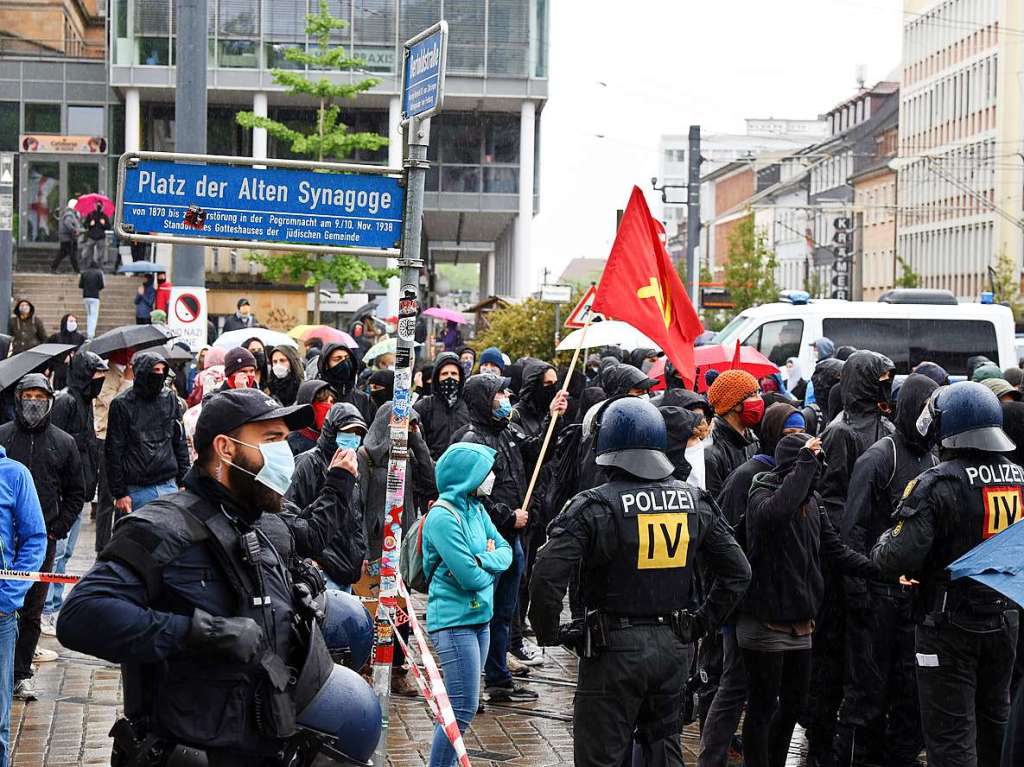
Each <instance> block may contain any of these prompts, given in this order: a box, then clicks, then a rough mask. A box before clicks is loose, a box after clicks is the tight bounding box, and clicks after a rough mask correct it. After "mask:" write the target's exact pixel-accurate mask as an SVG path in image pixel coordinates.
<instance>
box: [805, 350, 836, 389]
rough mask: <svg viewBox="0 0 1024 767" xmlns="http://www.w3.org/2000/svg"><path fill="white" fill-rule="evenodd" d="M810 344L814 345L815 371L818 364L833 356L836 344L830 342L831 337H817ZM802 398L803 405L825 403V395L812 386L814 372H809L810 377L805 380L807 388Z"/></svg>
mask: <svg viewBox="0 0 1024 767" xmlns="http://www.w3.org/2000/svg"><path fill="white" fill-rule="evenodd" d="M811 346H813V347H814V352H813V357H814V370H815V371H817V369H818V365H820V364H821V363H822V362H824V361H825V360H829V359H834V358H835V354H836V345H835V344H834V343H832V339H830V338H819V339H818V340H817V341H814V342H813V343H812V344H811ZM819 398H820V399H821V400H822V401H821V402H820V403H819V402H818V399H819ZM803 400H804V404H805V405H813V404H815V403H818V404H819V405H823V404H826V403H827V400H826V398H825V396H823V395H821V394H820V393H818V392H817V391H816V390H815V388H814V372H812V373H811V377H810V379H808V381H807V388H806V389H805V390H804V396H803Z"/></svg>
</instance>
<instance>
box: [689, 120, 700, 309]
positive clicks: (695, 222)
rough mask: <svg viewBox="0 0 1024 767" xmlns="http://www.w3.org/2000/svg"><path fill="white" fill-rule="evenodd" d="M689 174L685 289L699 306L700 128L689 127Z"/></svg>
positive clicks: (695, 126)
mask: <svg viewBox="0 0 1024 767" xmlns="http://www.w3.org/2000/svg"><path fill="white" fill-rule="evenodd" d="M687 159H688V162H689V165H688V170H689V174H688V177H687V181H686V289H687V290H689V291H690V301H691V302H692V303H693V305H694V306H699V305H700V304H699V301H700V296H699V295H698V293H699V289H698V287H697V285H698V282H699V275H700V265H699V264H698V263H697V256H698V253H699V252H700V126H699V125H691V126H690V147H689V157H688V158H687Z"/></svg>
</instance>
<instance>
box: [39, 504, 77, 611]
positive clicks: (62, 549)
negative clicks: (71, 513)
mask: <svg viewBox="0 0 1024 767" xmlns="http://www.w3.org/2000/svg"><path fill="white" fill-rule="evenodd" d="M81 529H82V515H81V514H79V515H78V519H76V520H75V524H73V525H72V526H71V530H70V531H69V532H68V537H67V538H64V539H63V540H59V541H57V549H56V552H57V553H56V554H55V555H54V557H53V567H52V568H50V572H53V573H63V572H64V568H65V567H67V564H68V561H69V560H70V559H71V557H72V555H73V554H74V553H75V544H77V543H78V532H79V531H80V530H81ZM62 604H64V584H63V583H51V584H50V590H49V591H48V592H47V594H46V605H45V606H44V607H43V615H53V614H54V613H55V612H57V611H58V610H60V607H61V605H62Z"/></svg>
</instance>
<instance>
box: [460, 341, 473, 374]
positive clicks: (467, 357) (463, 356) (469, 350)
mask: <svg viewBox="0 0 1024 767" xmlns="http://www.w3.org/2000/svg"><path fill="white" fill-rule="evenodd" d="M459 365H461V366H462V375H463V377H464V378H469V377H470V376H471V375H473V368H474V367H475V366H476V349H474V348H473V347H472V346H463V347H462V348H460V349H459Z"/></svg>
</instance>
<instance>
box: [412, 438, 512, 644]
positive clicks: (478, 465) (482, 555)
mask: <svg viewBox="0 0 1024 767" xmlns="http://www.w3.org/2000/svg"><path fill="white" fill-rule="evenodd" d="M494 455H495V453H494V450H492V449H491V448H489V447H487V446H485V445H475V444H471V443H468V442H457V443H455V444H454V445H452V446H451V447H449V448H448V449H447V450H445V451H444V454H443V455H442V456H441V457H440V458H439V459H438V461H437V466H436V473H435V476H436V479H437V490H438V492H439V493H440V500H441V501H442V502H445V503H446V505H444V506H442V505H441V504H437V505H435V506H434V507H433V508H432V509H431V510H430V513H429V514H428V515H427V519H426V521H425V522H424V523H423V571H424V572H425V573H427V574H428V575H431V574H432V577H431V580H430V587H429V590H428V592H427V630H429V631H437V630H438V629H444V628H452V627H454V626H475V625H480V624H482V623H488V622H490V620H491V616H492V615H493V614H494V581H495V579H496V578H497V577H498V576H499V575H500V574H501V573H503V572H505V570H507V569H508V566H509V565H510V564H512V549H511V548H510V547H509V545H508V542H507V541H506V540H505V539H504V538H502V537H501V535H499V534H498V531H497V529H496V528H495V527H494V523H493V522H491V518H490V517H489V516H488V514H487V512H486V511H485V510H484V507H483V506H482V505H481V504H480V502H479V501H478V500H477V499H476V498H475V497H474V496H473V491H474V490H476V489H477V487H479V486H480V483H481V482H483V481H484V479H485V478H486V477H487V474H488V472H490V470H491V467H492V466H493V465H494ZM449 507H450V508H449ZM452 509H454V511H452ZM488 539H490V540H493V541H494V551H488V550H487V541H488Z"/></svg>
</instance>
